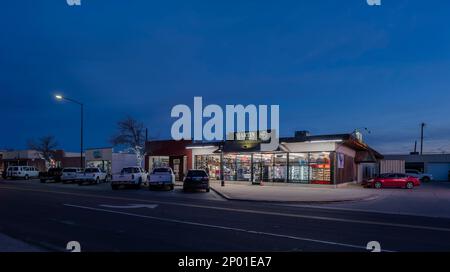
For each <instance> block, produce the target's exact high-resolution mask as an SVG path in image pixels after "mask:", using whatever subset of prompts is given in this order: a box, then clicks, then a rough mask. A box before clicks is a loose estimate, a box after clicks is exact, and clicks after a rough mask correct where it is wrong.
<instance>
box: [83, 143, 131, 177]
mask: <svg viewBox="0 0 450 272" xmlns="http://www.w3.org/2000/svg"><path fill="white" fill-rule="evenodd" d="M85 157H86V165H85V166H86V167H98V168H100V169H102V170H103V171H105V172H106V173H107V174H109V175H111V174H114V173H119V172H120V171H121V170H122V168H124V167H128V166H136V164H137V159H136V155H135V154H130V153H125V152H115V151H114V149H113V148H112V147H104V148H89V149H86V151H85Z"/></svg>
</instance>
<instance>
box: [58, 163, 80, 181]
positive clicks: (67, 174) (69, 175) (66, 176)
mask: <svg viewBox="0 0 450 272" xmlns="http://www.w3.org/2000/svg"><path fill="white" fill-rule="evenodd" d="M83 174H84V172H83V169H81V168H77V167H64V168H63V169H62V173H61V181H62V182H63V183H68V182H75V181H77V180H78V179H79V178H80V177H81V176H82V175H83Z"/></svg>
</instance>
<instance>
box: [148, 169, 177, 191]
mask: <svg viewBox="0 0 450 272" xmlns="http://www.w3.org/2000/svg"><path fill="white" fill-rule="evenodd" d="M166 186H168V187H169V188H170V190H173V188H174V187H175V174H174V173H173V171H172V168H170V167H158V168H155V169H153V171H152V173H151V174H150V175H149V176H148V187H149V189H150V190H151V189H152V188H154V187H166Z"/></svg>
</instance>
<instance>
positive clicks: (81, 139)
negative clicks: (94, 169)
mask: <svg viewBox="0 0 450 272" xmlns="http://www.w3.org/2000/svg"><path fill="white" fill-rule="evenodd" d="M55 98H56V99H57V100H59V101H62V100H66V101H69V102H73V103H75V104H78V105H79V106H80V110H81V111H80V112H81V116H80V117H81V118H80V121H81V126H80V167H81V168H84V167H83V103H81V102H79V101H77V100H75V99H72V98H68V97H64V96H62V95H60V94H57V95H55Z"/></svg>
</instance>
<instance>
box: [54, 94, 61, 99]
mask: <svg viewBox="0 0 450 272" xmlns="http://www.w3.org/2000/svg"><path fill="white" fill-rule="evenodd" d="M55 98H56V99H58V100H62V99H63V96H62V95H60V94H57V95H55Z"/></svg>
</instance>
